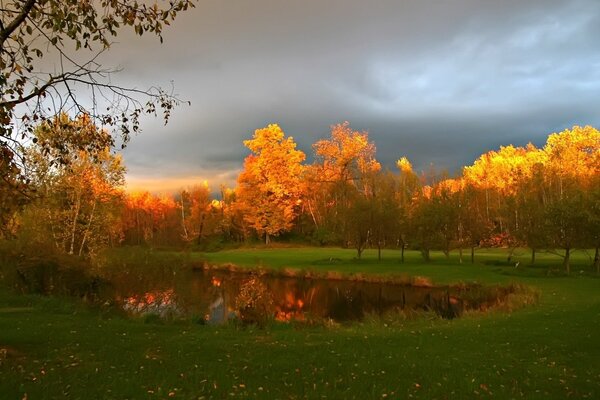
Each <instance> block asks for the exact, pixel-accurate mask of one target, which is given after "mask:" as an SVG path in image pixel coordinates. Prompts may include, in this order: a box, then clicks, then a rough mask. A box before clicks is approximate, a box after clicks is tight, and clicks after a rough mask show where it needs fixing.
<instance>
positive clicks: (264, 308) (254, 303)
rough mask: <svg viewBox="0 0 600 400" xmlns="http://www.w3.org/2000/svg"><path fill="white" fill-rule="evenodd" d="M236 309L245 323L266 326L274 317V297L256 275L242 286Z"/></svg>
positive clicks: (236, 301) (236, 299) (236, 300)
mask: <svg viewBox="0 0 600 400" xmlns="http://www.w3.org/2000/svg"><path fill="white" fill-rule="evenodd" d="M235 309H236V311H237V313H238V316H239V318H240V320H241V321H242V323H243V324H244V325H257V326H260V327H264V326H265V324H266V323H267V322H268V321H269V320H270V319H272V318H273V313H274V308H273V298H272V296H271V293H270V292H269V289H268V288H267V286H266V285H265V284H264V283H263V282H262V281H261V280H260V279H259V278H258V277H256V276H253V277H251V278H250V279H247V280H246V281H244V282H243V283H242V285H241V286H240V293H239V294H238V295H237V297H236V298H235Z"/></svg>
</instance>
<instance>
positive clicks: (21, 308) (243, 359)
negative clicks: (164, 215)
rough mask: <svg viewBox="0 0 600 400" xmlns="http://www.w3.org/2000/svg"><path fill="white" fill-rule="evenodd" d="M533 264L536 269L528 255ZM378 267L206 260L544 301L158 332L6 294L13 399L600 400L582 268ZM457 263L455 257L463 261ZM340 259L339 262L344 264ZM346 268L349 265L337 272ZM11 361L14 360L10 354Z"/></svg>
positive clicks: (342, 255)
mask: <svg viewBox="0 0 600 400" xmlns="http://www.w3.org/2000/svg"><path fill="white" fill-rule="evenodd" d="M519 254H520V256H518V257H517V260H518V259H521V260H522V264H525V261H527V260H528V259H529V254H528V253H526V252H525V251H522V252H520V253H519ZM375 256H376V254H375V252H372V251H368V252H366V254H365V256H364V257H365V260H362V261H360V262H359V261H355V260H353V257H354V253H353V252H352V251H350V250H340V249H313V248H299V249H291V248H282V249H272V250H269V249H261V250H248V249H246V250H235V251H224V252H220V253H210V254H193V255H192V257H194V258H195V257H197V258H199V259H200V258H204V259H207V260H210V261H211V262H215V263H224V262H232V263H235V264H238V265H242V266H255V265H256V264H261V265H263V266H268V267H272V268H285V267H289V268H297V269H313V270H320V271H326V270H337V271H341V272H345V273H356V272H363V273H377V274H395V273H399V274H410V275H421V276H427V277H430V278H431V279H432V280H433V281H434V282H439V283H447V282H456V281H479V282H484V283H509V282H521V283H525V284H527V285H530V286H534V287H536V288H538V289H539V290H540V292H541V293H542V296H541V299H540V303H539V304H538V305H536V306H532V307H528V308H524V309H521V310H519V311H516V312H513V313H510V314H509V313H502V312H491V313H487V314H481V313H479V314H468V315H467V316H465V317H463V318H460V319H456V320H452V321H446V320H441V319H437V318H430V317H427V318H423V319H419V320H409V321H402V320H399V319H396V320H394V319H392V320H390V321H377V320H368V321H365V322H363V323H356V324H353V325H349V326H319V327H298V326H295V325H273V326H270V327H268V328H267V329H264V330H257V329H240V328H236V327H235V326H222V327H210V326H202V325H196V324H193V323H191V322H180V323H168V324H148V323H144V322H143V321H141V320H125V319H122V318H118V317H114V316H110V315H101V314H99V313H97V312H94V311H91V310H86V309H85V308H83V307H82V306H80V305H77V304H74V303H69V302H67V301H64V300H58V299H49V298H43V297H38V296H17V295H14V294H11V293H9V292H8V291H7V290H0V364H1V365H0V398H2V399H4V398H6V399H21V398H23V397H24V395H25V394H27V398H29V399H43V398H81V399H94V398H97V399H105V398H114V399H125V398H129V399H140V398H142V399H143V398H148V399H162V398H185V399H197V398H229V397H234V398H235V397H248V398H269V399H277V398H311V399H312V398H357V399H365V398H373V399H376V398H377V399H381V398H423V399H433V398H438V399H446V398H452V399H453V398H460V399H463V398H478V397H484V398H488V397H491V398H502V399H505V398H527V399H531V398H540V399H547V398H557V399H562V398H600V279H598V278H596V277H594V276H592V275H591V273H588V272H586V273H585V274H580V273H579V271H580V270H584V269H585V268H587V264H589V262H588V260H587V258H586V257H587V256H585V255H584V254H582V253H579V254H577V253H576V254H575V256H574V268H573V271H575V273H573V274H572V275H571V276H569V277H565V276H556V273H553V274H551V275H550V276H546V275H547V271H548V268H547V266H548V265H555V266H559V265H560V262H561V260H560V258H558V257H555V256H550V255H545V256H543V257H541V256H540V257H538V261H539V265H540V266H539V267H535V268H523V267H520V268H518V269H515V268H513V267H503V266H496V265H484V264H481V263H482V262H484V261H486V260H487V261H488V262H489V263H491V264H494V260H504V259H505V256H504V254H502V253H501V252H499V251H488V252H480V253H478V254H477V262H478V264H475V265H471V264H469V263H467V264H462V265H459V264H457V263H456V262H455V260H452V259H451V260H450V261H449V262H448V261H446V260H444V258H443V256H442V255H439V254H435V255H434V257H435V260H434V262H433V263H431V264H429V265H423V264H422V263H421V261H420V260H419V258H418V255H417V254H416V253H412V252H410V253H409V254H407V263H405V264H399V263H397V261H396V260H394V259H392V257H394V258H396V257H397V256H398V254H397V252H391V251H389V252H384V261H383V262H381V263H379V262H377V261H376V259H375ZM453 257H455V255H453ZM331 259H333V260H331ZM336 259H339V260H336ZM1 349H3V350H1Z"/></svg>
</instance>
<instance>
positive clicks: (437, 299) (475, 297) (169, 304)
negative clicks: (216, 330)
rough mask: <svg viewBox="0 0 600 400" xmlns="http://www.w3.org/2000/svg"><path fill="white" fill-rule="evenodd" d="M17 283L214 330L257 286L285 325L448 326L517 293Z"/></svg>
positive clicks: (200, 277) (180, 272)
mask: <svg viewBox="0 0 600 400" xmlns="http://www.w3.org/2000/svg"><path fill="white" fill-rule="evenodd" d="M14 284H15V285H16V286H17V287H18V288H20V289H21V290H22V291H24V292H36V293H44V294H60V295H69V296H75V297H80V298H83V299H84V300H86V301H88V302H91V303H94V304H98V305H104V306H110V307H115V308H117V309H119V310H121V311H122V312H125V313H127V314H129V315H138V316H139V315H144V314H152V315H158V316H160V317H162V318H200V319H201V320H204V321H206V322H207V323H212V324H218V323H222V322H225V321H226V320H228V319H230V318H234V317H236V316H238V317H239V316H240V307H248V306H250V307H251V306H252V305H251V304H244V303H243V302H242V304H241V305H240V299H241V298H242V297H243V295H241V294H240V293H241V292H242V291H243V290H246V292H248V290H250V292H252V290H254V291H255V292H256V290H255V289H256V288H253V287H252V286H253V285H254V286H258V287H259V289H260V290H259V292H257V293H259V295H260V296H262V297H268V299H267V300H268V304H269V307H268V309H266V312H268V313H270V316H271V317H273V318H275V319H277V320H280V321H291V320H305V319H331V320H334V321H337V322H345V321H353V320H361V319H363V318H364V317H365V316H366V315H383V314H385V313H388V312H394V311H401V312H411V311H421V310H424V311H431V312H435V313H436V314H438V315H439V316H441V317H442V318H448V319H451V318H455V317H459V316H460V315H461V314H462V313H463V312H464V311H466V310H471V309H475V310H479V309H487V308H489V307H493V306H494V305H496V304H498V303H500V302H502V301H504V300H505V299H506V298H507V297H508V296H509V294H510V293H512V292H514V288H511V287H507V288H503V287H497V286H493V287H484V286H481V285H476V284H472V285H459V286H415V285H410V284H399V283H389V282H367V281H354V280H344V279H323V278H311V277H289V276H280V275H274V274H264V273H263V274H256V273H248V272H239V271H229V270H220V269H214V268H209V269H178V268H176V267H162V268H155V267H152V268H147V269H146V268H144V267H143V266H140V267H139V268H127V269H126V270H118V269H117V270H115V269H112V270H111V271H103V272H102V273H99V274H96V275H94V276H90V274H88V273H85V272H83V271H81V270H77V269H67V270H64V269H61V268H59V267H58V266H56V265H53V264H48V265H37V266H35V267H30V268H27V269H21V270H19V271H18V273H17V274H16V276H15V279H14ZM244 288H245V289H244ZM246 295H247V293H246ZM242 300H244V299H243V298H242ZM244 301H246V302H248V301H249V300H248V299H246V300H244ZM252 301H254V300H252Z"/></svg>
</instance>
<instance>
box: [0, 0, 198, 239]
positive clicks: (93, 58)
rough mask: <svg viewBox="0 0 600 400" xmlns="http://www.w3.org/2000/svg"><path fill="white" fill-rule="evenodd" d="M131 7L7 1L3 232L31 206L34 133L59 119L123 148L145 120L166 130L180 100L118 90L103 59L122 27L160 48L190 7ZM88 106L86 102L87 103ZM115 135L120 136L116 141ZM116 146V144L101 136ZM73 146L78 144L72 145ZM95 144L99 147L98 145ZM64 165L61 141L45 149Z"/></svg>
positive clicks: (1, 48)
mask: <svg viewBox="0 0 600 400" xmlns="http://www.w3.org/2000/svg"><path fill="white" fill-rule="evenodd" d="M158 4H159V3H156V2H155V3H154V4H152V5H150V4H147V3H146V2H139V1H134V0H124V1H115V0H98V1H87V0H60V1H59V0H7V1H3V2H2V6H1V12H2V19H1V21H0V172H2V180H0V198H2V199H14V200H12V201H3V202H2V207H3V210H2V211H3V212H2V220H0V223H1V224H2V225H1V228H2V231H5V232H6V231H7V230H10V227H9V226H8V225H9V223H10V222H11V220H12V215H13V214H14V213H15V212H16V211H18V210H19V208H20V207H21V206H22V205H23V204H24V203H26V202H27V201H28V200H30V199H31V198H32V197H33V195H32V194H31V193H30V191H29V189H30V187H29V186H28V183H29V182H28V181H27V178H26V177H25V176H24V171H23V168H24V163H25V159H24V146H23V143H26V142H27V141H28V139H30V140H33V141H34V142H35V141H36V140H38V138H36V137H34V130H36V129H37V126H38V125H39V124H40V123H44V122H46V121H51V120H53V119H54V117H56V116H58V115H59V114H61V113H69V114H71V116H72V117H73V118H75V119H78V118H79V117H84V116H85V117H86V118H91V119H92V121H93V122H92V124H91V125H100V126H104V127H110V128H112V129H114V130H115V131H116V132H119V133H120V137H121V139H122V145H123V146H124V145H125V143H127V141H128V140H129V137H130V134H131V133H132V132H138V131H139V130H140V117H141V116H142V115H143V114H157V112H159V111H161V112H162V116H163V118H164V121H165V123H166V122H167V121H168V119H169V117H170V115H171V110H172V109H173V107H174V106H176V105H178V104H181V100H180V99H178V98H177V97H176V96H174V95H173V94H172V93H170V92H168V91H165V90H164V89H161V88H158V87H152V88H150V89H147V90H143V89H137V88H128V87H123V86H119V85H117V84H115V83H114V81H113V80H112V79H111V74H112V72H114V71H112V70H111V69H110V68H106V67H104V66H102V64H101V55H102V53H103V52H105V51H107V50H108V49H109V48H110V46H111V41H112V40H113V38H114V37H116V36H117V35H119V34H120V33H121V31H122V28H131V29H132V30H133V31H134V32H135V33H136V34H137V35H143V34H144V33H151V34H155V35H157V36H158V37H159V39H160V41H161V42H162V36H161V35H162V31H163V28H164V27H165V26H166V25H170V23H171V22H172V21H173V20H174V19H175V18H176V16H177V15H178V14H179V13H180V12H183V11H186V10H188V9H189V8H191V7H194V1H193V0H177V1H170V2H169V3H168V4H165V6H164V7H160V6H159V5H158ZM84 99H85V100H84ZM115 136H116V135H115ZM103 138H104V139H106V140H108V142H109V143H104V144H103V145H102V146H101V148H103V147H106V145H112V144H114V143H115V137H114V136H111V135H106V136H104V137H103ZM71 143H72V144H74V143H75V141H73V140H71ZM96 143H97V142H96ZM40 145H41V146H43V148H44V151H48V150H50V149H53V150H59V151H57V152H55V156H56V157H58V158H59V161H60V162H61V163H66V162H67V161H68V159H70V158H72V154H70V153H68V152H66V151H61V150H64V149H62V148H61V142H60V140H59V139H58V138H55V139H53V140H49V141H44V142H43V143H41V144H40Z"/></svg>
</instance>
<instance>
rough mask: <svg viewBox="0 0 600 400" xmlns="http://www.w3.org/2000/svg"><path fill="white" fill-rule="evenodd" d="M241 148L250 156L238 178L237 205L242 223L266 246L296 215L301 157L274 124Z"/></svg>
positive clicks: (293, 144) (299, 188) (299, 190)
mask: <svg viewBox="0 0 600 400" xmlns="http://www.w3.org/2000/svg"><path fill="white" fill-rule="evenodd" d="M244 145H245V146H246V147H248V148H249V149H250V151H252V154H250V155H249V156H248V157H246V159H245V160H244V170H243V171H242V172H241V173H240V175H239V177H238V190H237V193H236V195H237V202H238V205H239V208H240V210H242V212H243V215H244V220H245V221H246V222H247V223H248V225H249V226H250V227H251V228H252V229H254V230H255V231H256V232H257V233H258V234H259V235H260V236H262V235H264V236H265V242H266V243H267V244H268V243H269V242H270V238H271V236H277V235H278V234H280V233H282V232H285V231H288V230H290V229H291V228H292V226H293V221H294V219H295V218H296V217H297V215H298V210H299V205H300V203H301V197H302V190H301V187H302V185H301V177H302V173H303V171H304V166H303V165H302V162H303V161H304V159H305V155H304V153H303V152H302V151H300V150H296V143H295V142H294V139H293V138H292V137H288V138H286V137H285V134H284V132H283V131H282V130H281V128H280V127H279V126H278V125H276V124H271V125H269V126H267V127H265V128H262V129H257V130H256V131H255V132H254V137H253V138H252V139H250V140H246V141H244Z"/></svg>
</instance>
